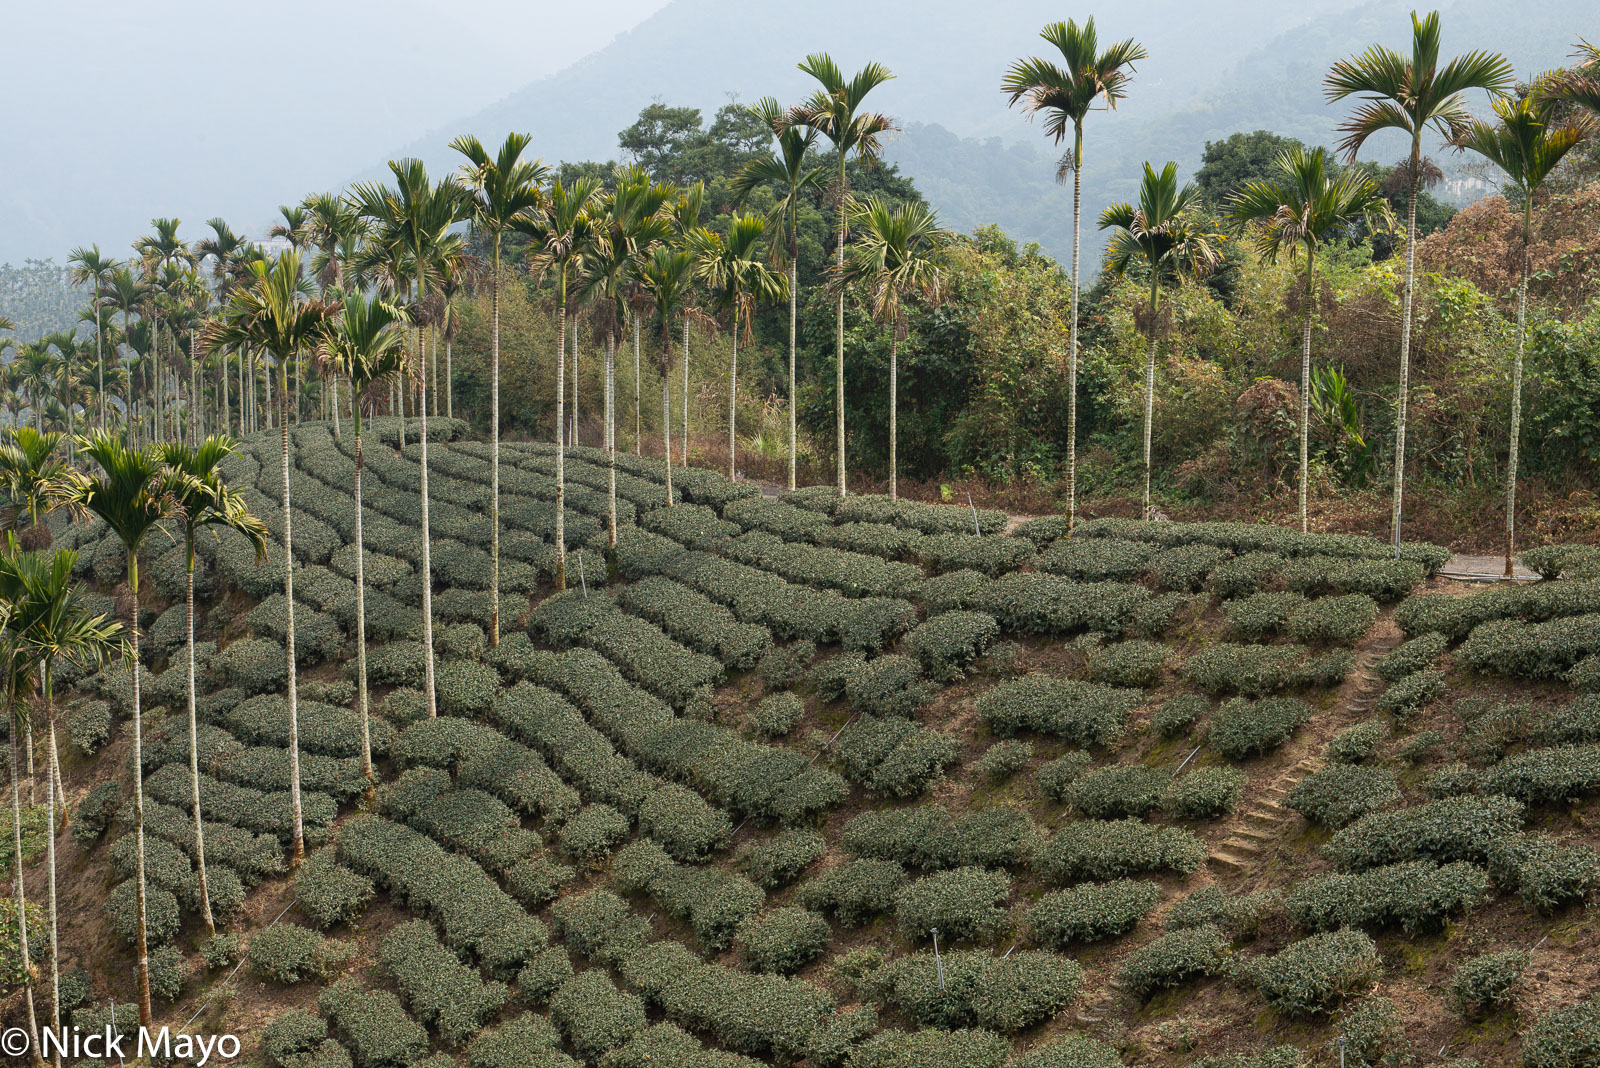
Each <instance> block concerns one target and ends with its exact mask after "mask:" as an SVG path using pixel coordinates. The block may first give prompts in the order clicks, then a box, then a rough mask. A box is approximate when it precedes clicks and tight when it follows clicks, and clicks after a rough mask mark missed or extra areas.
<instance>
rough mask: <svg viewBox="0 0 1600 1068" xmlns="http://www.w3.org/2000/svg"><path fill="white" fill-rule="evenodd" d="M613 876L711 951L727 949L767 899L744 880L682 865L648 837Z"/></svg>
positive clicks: (621, 857) (617, 861)
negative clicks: (689, 929)
mask: <svg viewBox="0 0 1600 1068" xmlns="http://www.w3.org/2000/svg"><path fill="white" fill-rule="evenodd" d="M611 873H612V876H613V878H614V879H615V881H616V884H617V888H618V889H619V890H621V891H622V892H623V893H625V894H631V893H646V894H649V895H650V897H651V898H653V899H654V900H655V901H656V903H657V904H659V905H660V906H661V908H662V911H664V912H666V913H667V914H668V915H670V916H675V917H677V918H679V919H681V920H683V921H685V922H686V923H688V924H689V926H690V927H692V928H693V929H694V933H695V937H696V938H697V939H698V940H699V941H700V943H701V944H702V945H703V946H705V947H706V948H707V949H709V950H712V951H719V950H723V949H726V948H727V947H728V946H729V945H730V944H731V943H732V942H733V937H734V935H735V934H737V933H738V931H739V928H740V927H742V926H743V925H744V924H745V922H746V921H748V920H749V919H750V917H752V916H754V915H755V914H756V913H758V912H760V911H761V906H762V905H763V904H764V903H765V902H766V896H767V895H766V894H765V893H763V892H762V890H761V888H760V887H758V886H756V885H755V884H754V883H752V882H751V881H750V880H748V879H746V878H745V877H744V876H742V875H730V874H728V873H726V872H723V871H721V870H719V869H717V868H712V867H703V868H702V867H692V866H688V865H683V864H679V863H677V862H675V861H674V860H673V859H672V857H671V856H669V855H668V854H667V851H666V850H664V849H662V848H661V847H660V846H659V845H657V844H656V843H655V842H653V841H651V840H650V839H648V838H641V839H639V840H638V841H636V842H633V843H632V844H630V845H628V846H626V847H624V848H623V849H622V850H620V851H619V852H618V853H617V855H616V856H615V857H614V858H613V859H612V862H611Z"/></svg>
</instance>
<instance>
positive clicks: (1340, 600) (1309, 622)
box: [1284, 593, 1378, 645]
mask: <svg viewBox="0 0 1600 1068" xmlns="http://www.w3.org/2000/svg"><path fill="white" fill-rule="evenodd" d="M1377 618H1378V602H1376V601H1374V600H1373V599H1372V598H1371V597H1369V596H1367V595H1366V594H1364V593H1349V594H1344V595H1341V596H1331V597H1319V598H1317V599H1316V600H1314V601H1305V602H1303V603H1301V604H1297V605H1295V606H1293V607H1292V608H1291V609H1290V610H1289V614H1288V618H1287V620H1286V621H1285V626H1284V630H1285V632H1286V633H1287V634H1288V636H1289V637H1290V638H1292V639H1294V640H1295V641H1297V642H1305V643H1307V644H1308V645H1353V644H1354V643H1355V642H1356V641H1358V640H1359V639H1360V638H1361V636H1362V635H1363V634H1365V633H1366V632H1367V631H1368V630H1370V629H1371V627H1372V624H1373V623H1374V622H1375V621H1376V620H1377Z"/></svg>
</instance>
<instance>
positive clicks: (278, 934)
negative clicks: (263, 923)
mask: <svg viewBox="0 0 1600 1068" xmlns="http://www.w3.org/2000/svg"><path fill="white" fill-rule="evenodd" d="M354 956H355V947H354V946H353V945H351V944H349V943H348V942H339V941H335V940H334V939H331V938H325V937H323V936H322V935H320V934H318V933H317V932H316V931H313V930H311V928H309V927H301V926H299V925H298V924H293V923H280V924H278V925H277V926H275V927H268V928H266V929H265V930H262V931H258V932H256V935H255V937H253V938H251V939H250V944H249V945H248V946H246V947H245V954H244V959H245V963H246V964H247V965H249V967H250V970H251V971H252V972H254V973H255V974H256V975H258V976H260V977H261V978H262V979H266V980H268V981H270V982H274V983H282V984H284V985H285V986H287V985H290V984H292V983H298V982H300V981H301V980H303V979H328V978H330V977H331V976H332V975H334V973H336V972H337V971H338V970H339V969H341V968H343V967H344V966H345V965H346V964H348V963H349V962H350V960H351V959H352V958H353V957H354Z"/></svg>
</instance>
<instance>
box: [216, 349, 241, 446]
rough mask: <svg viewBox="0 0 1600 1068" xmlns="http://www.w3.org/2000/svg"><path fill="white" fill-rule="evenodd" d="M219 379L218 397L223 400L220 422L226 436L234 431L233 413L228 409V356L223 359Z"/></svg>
mask: <svg viewBox="0 0 1600 1068" xmlns="http://www.w3.org/2000/svg"><path fill="white" fill-rule="evenodd" d="M217 379H218V382H217V386H218V389H217V395H218V396H220V397H221V398H222V411H221V415H222V418H221V419H219V420H218V422H219V423H220V424H221V425H222V432H223V433H224V434H226V433H228V432H229V431H230V430H232V429H233V413H232V411H230V410H229V408H228V360H227V357H226V356H224V357H223V358H222V373H221V374H219V375H218V376H217ZM239 436H240V437H243V436H244V435H243V434H241V435H239Z"/></svg>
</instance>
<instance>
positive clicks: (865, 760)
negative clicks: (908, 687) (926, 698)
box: [838, 716, 960, 798]
mask: <svg viewBox="0 0 1600 1068" xmlns="http://www.w3.org/2000/svg"><path fill="white" fill-rule="evenodd" d="M838 751H839V760H840V764H841V766H842V768H843V771H844V776H845V778H847V779H849V780H850V781H852V782H857V783H861V784H862V785H864V786H869V787H871V788H872V789H873V790H874V791H876V792H877V793H880V794H882V795H884V796H885V797H896V798H906V797H916V796H917V795H919V794H921V793H922V791H923V790H925V789H926V788H927V786H928V784H929V783H931V782H932V781H933V780H935V779H937V778H940V777H941V776H942V775H943V774H944V769H945V768H947V767H948V766H949V765H950V764H951V763H952V762H954V760H955V758H956V755H957V753H958V752H959V751H960V743H959V742H958V741H957V740H956V739H955V738H954V737H951V736H949V735H945V734H939V733H938V732H936V731H931V730H928V729H927V728H925V727H921V726H919V725H917V724H915V723H912V722H911V721H909V720H904V719H898V718H883V719H879V718H876V717H872V716H864V717H862V718H861V719H858V720H856V721H855V722H854V723H852V724H850V725H849V726H848V727H846V728H845V730H844V733H843V734H841V735H840V736H839V744H838Z"/></svg>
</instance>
